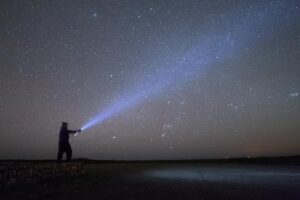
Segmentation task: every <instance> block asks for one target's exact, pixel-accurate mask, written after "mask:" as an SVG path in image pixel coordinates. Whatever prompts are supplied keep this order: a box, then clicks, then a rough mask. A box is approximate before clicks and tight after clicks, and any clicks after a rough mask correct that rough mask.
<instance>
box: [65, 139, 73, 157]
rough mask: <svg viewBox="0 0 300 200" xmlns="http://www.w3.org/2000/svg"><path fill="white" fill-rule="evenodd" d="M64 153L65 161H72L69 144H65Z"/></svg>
mask: <svg viewBox="0 0 300 200" xmlns="http://www.w3.org/2000/svg"><path fill="white" fill-rule="evenodd" d="M66 153H67V161H71V159H72V148H71V145H70V143H68V144H66Z"/></svg>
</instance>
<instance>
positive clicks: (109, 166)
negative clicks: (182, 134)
mask: <svg viewBox="0 0 300 200" xmlns="http://www.w3.org/2000/svg"><path fill="white" fill-rule="evenodd" d="M85 169H86V173H85V174H83V175H80V176H78V177H60V178H56V179H53V180H47V181H44V182H42V183H39V184H24V185H11V186H8V187H6V188H5V189H3V188H2V189H1V196H0V199H1V200H2V199H3V200H4V199H64V200H67V199H80V200H82V199H111V200H114V199H172V200H175V199H189V200H192V199H243V200H247V199H255V200H259V199H264V200H267V199H280V200H282V199H289V200H291V199H295V200H296V199H300V167H299V165H274V164H269V165H266V164H249V163H242V164H241V163H196V162H191V163H188V162H187V163H178V162H171V163H151V162H149V163H102V164H86V165H85Z"/></svg>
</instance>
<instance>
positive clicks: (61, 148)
mask: <svg viewBox="0 0 300 200" xmlns="http://www.w3.org/2000/svg"><path fill="white" fill-rule="evenodd" d="M80 131H81V129H78V130H68V123H67V122H62V125H61V128H60V132H59V143H58V153H57V162H59V163H60V162H61V161H62V157H63V154H64V153H66V154H67V158H66V161H67V162H69V161H71V159H72V148H71V145H70V143H69V134H70V133H71V134H75V133H77V132H80Z"/></svg>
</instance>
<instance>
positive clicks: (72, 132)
mask: <svg viewBox="0 0 300 200" xmlns="http://www.w3.org/2000/svg"><path fill="white" fill-rule="evenodd" d="M80 131H81V129H78V130H68V133H71V134H75V133H77V132H80Z"/></svg>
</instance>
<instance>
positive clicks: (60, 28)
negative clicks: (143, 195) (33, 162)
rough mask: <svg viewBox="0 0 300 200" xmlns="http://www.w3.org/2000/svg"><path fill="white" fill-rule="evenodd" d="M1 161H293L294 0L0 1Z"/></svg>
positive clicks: (299, 46) (298, 17)
mask: <svg viewBox="0 0 300 200" xmlns="http://www.w3.org/2000/svg"><path fill="white" fill-rule="evenodd" d="M0 27H1V29H0V127H1V132H0V138H1V139H0V159H17V158H18V159H55V158H56V154H57V149H58V134H59V129H60V126H61V122H62V121H67V122H69V128H70V129H78V128H81V127H87V128H86V129H85V130H84V131H83V132H81V133H80V134H78V135H77V136H76V137H74V136H73V137H71V139H70V143H71V145H72V148H73V157H77V158H78V157H84V158H92V159H122V160H123V159H130V160H131V159H142V160H145V159H198V158H228V157H239V156H250V157H254V156H279V155H280V156H281V155H295V154H300V145H299V143H300V132H299V131H300V121H299V119H300V96H299V93H300V78H299V77H300V1H292V0H291V1H261V0H258V1H250V0H249V1H247V0H241V1H235V0H230V1H228V0H220V1H218V0H215V1H211V0H207V1H195V0H169V1H168V0H166V1H160V0H141V1H133V0H132V1H127V0H120V1H113V0H107V1H105V0H103V1H90V0H86V1H77V0H75V1H71V0H59V1H58V0H57V1H46V0H45V1H30V0H29V1H17V0H4V1H1V2H0Z"/></svg>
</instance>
